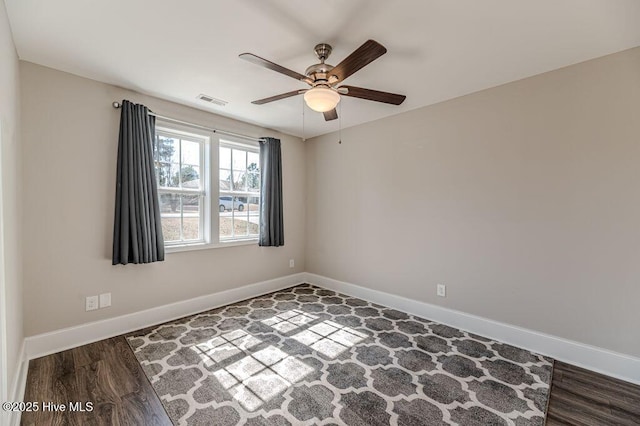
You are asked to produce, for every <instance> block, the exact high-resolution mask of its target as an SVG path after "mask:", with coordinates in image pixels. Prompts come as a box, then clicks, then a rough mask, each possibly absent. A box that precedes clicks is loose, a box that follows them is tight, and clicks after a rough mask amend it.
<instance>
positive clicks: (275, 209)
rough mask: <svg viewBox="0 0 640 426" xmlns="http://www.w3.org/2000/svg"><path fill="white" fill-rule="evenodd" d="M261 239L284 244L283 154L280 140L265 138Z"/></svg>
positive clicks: (262, 147) (265, 244)
mask: <svg viewBox="0 0 640 426" xmlns="http://www.w3.org/2000/svg"><path fill="white" fill-rule="evenodd" d="M260 167H261V169H260V239H259V241H258V245H260V246H263V247H279V246H282V245H284V219H283V210H282V155H281V152H280V140H279V139H274V138H264V139H263V140H262V141H261V142H260Z"/></svg>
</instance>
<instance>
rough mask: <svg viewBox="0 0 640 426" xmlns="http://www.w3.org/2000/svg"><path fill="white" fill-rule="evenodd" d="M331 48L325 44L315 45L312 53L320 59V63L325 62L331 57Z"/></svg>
mask: <svg viewBox="0 0 640 426" xmlns="http://www.w3.org/2000/svg"><path fill="white" fill-rule="evenodd" d="M331 50H332V47H331V45H330V44H327V43H320V44H316V47H314V48H313V51H314V52H316V56H317V57H318V59H320V61H321V62H324V61H326V60H327V58H328V57H329V55H331Z"/></svg>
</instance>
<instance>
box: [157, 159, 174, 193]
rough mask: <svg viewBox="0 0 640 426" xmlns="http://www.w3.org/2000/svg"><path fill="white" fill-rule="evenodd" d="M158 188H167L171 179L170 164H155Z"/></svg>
mask: <svg viewBox="0 0 640 426" xmlns="http://www.w3.org/2000/svg"><path fill="white" fill-rule="evenodd" d="M156 173H157V178H158V186H160V187H167V186H170V185H169V180H170V177H171V163H164V162H156Z"/></svg>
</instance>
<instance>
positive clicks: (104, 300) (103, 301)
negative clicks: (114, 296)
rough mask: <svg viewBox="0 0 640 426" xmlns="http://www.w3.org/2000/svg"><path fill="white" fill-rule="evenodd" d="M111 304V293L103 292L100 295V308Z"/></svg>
mask: <svg viewBox="0 0 640 426" xmlns="http://www.w3.org/2000/svg"><path fill="white" fill-rule="evenodd" d="M109 306H111V293H103V294H101V295H100V308H107V307H109Z"/></svg>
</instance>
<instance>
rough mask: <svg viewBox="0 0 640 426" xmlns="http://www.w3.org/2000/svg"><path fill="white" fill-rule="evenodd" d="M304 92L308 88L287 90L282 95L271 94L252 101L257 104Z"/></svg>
mask: <svg viewBox="0 0 640 426" xmlns="http://www.w3.org/2000/svg"><path fill="white" fill-rule="evenodd" d="M304 92H306V90H294V91H293V92H287V93H282V94H280V95H275V96H271V97H269V98H264V99H258V100H257V101H253V102H251V103H252V104H255V105H262V104H267V103H269V102H273V101H279V100H280V99H285V98H290V97H291V96H295V95H299V94H301V93H304Z"/></svg>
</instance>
